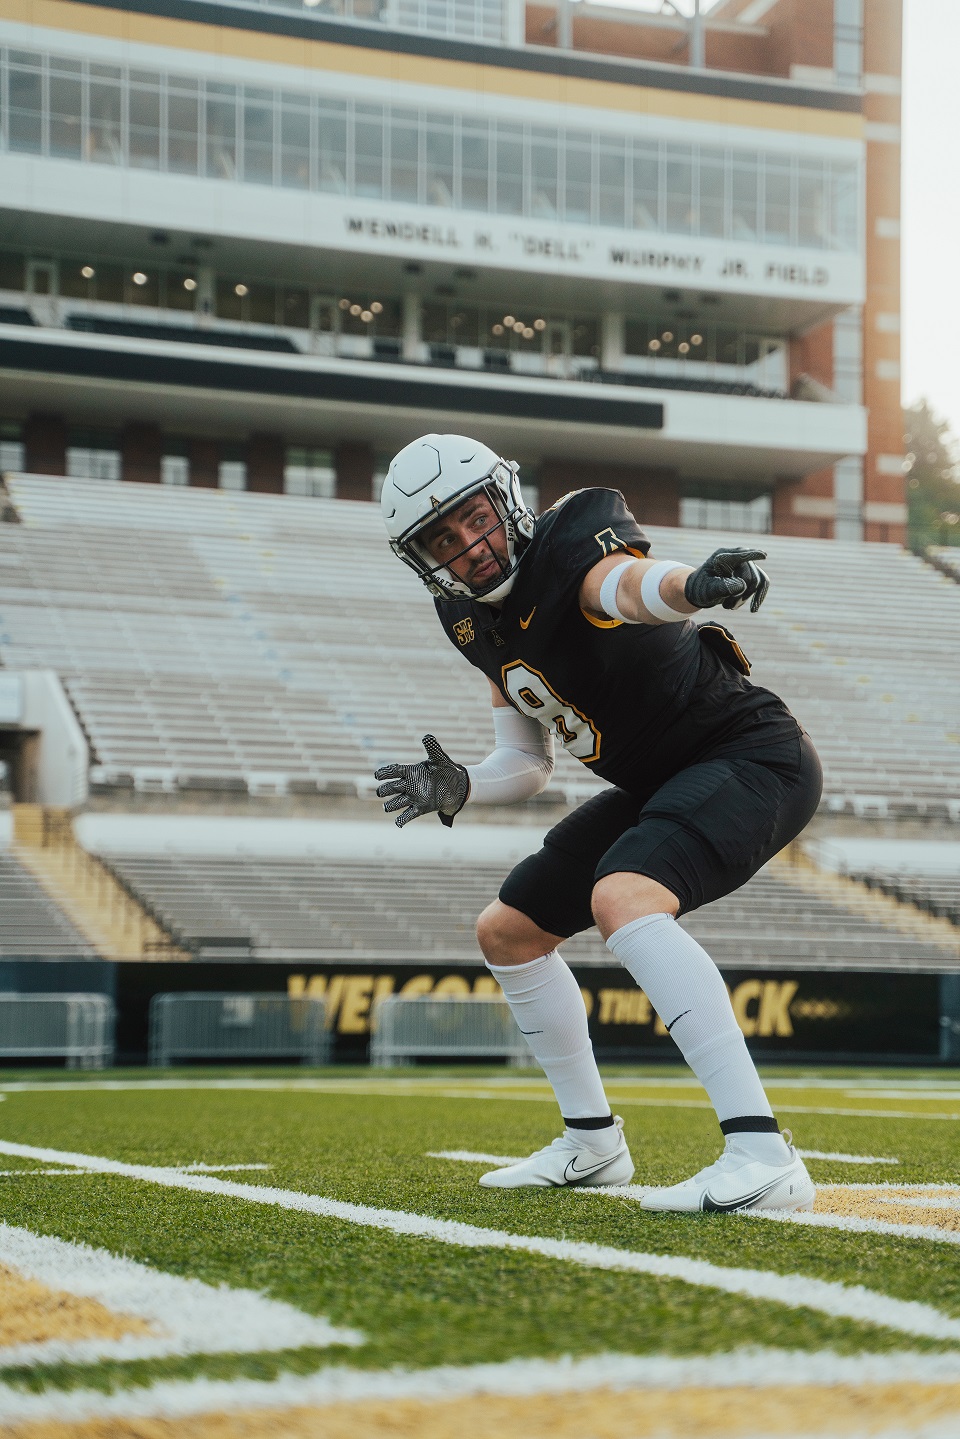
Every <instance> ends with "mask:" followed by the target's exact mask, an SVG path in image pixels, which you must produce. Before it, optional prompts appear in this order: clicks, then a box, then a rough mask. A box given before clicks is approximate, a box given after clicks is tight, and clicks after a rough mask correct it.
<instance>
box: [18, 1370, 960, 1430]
mask: <svg viewBox="0 0 960 1439" xmlns="http://www.w3.org/2000/svg"><path fill="white" fill-rule="evenodd" d="M958 1415H960V1384H909V1383H908V1384H903V1383H900V1384H883V1385H870V1386H865V1385H849V1384H838V1385H830V1386H826V1387H822V1388H820V1387H809V1386H796V1387H794V1386H785V1387H783V1388H778V1389H770V1390H767V1389H760V1390H757V1389H753V1388H743V1389H712V1388H691V1389H685V1390H673V1391H669V1392H664V1391H650V1390H642V1389H626V1390H611V1389H597V1390H592V1391H587V1392H579V1393H572V1394H571V1393H564V1394H555V1395H554V1394H538V1395H533V1396H528V1397H505V1396H500V1395H479V1396H478V1395H474V1396H470V1397H465V1398H457V1399H445V1400H440V1401H434V1402H425V1401H421V1400H410V1399H399V1400H398V1399H394V1400H390V1401H377V1402H373V1403H369V1402H365V1401H362V1400H361V1401H359V1402H356V1403H349V1404H344V1403H339V1404H330V1405H324V1406H323V1407H309V1408H296V1409H278V1410H260V1411H258V1412H257V1413H252V1414H223V1413H220V1414H217V1413H210V1414H200V1415H195V1416H191V1417H189V1418H177V1419H155V1418H154V1419H122V1418H104V1419H91V1420H86V1421H84V1422H82V1423H79V1424H72V1423H70V1422H69V1421H64V1420H62V1419H58V1420H56V1421H55V1422H46V1423H41V1424H36V1423H29V1424H14V1425H11V1426H6V1427H4V1428H3V1429H2V1430H0V1433H3V1434H4V1435H6V1436H8V1439H464V1436H465V1435H467V1436H469V1439H689V1436H690V1435H692V1434H696V1435H697V1439H739V1436H741V1435H744V1434H750V1435H759V1434H762V1435H765V1436H766V1435H769V1436H771V1439H774V1436H783V1439H788V1436H789V1439H801V1436H803V1439H806V1436H809V1439H817V1436H824V1439H826V1436H830V1439H843V1436H845V1435H850V1436H853V1435H856V1436H857V1439H867V1436H869V1435H873V1434H876V1435H884V1436H889V1435H892V1434H901V1435H903V1436H908V1435H911V1434H917V1433H921V1432H922V1431H923V1429H924V1427H927V1426H933V1425H937V1426H942V1425H945V1424H949V1422H950V1421H951V1420H952V1419H956V1418H957V1416H958ZM942 1432H948V1431H946V1430H943V1431H942Z"/></svg>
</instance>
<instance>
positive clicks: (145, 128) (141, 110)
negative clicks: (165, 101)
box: [128, 71, 162, 170]
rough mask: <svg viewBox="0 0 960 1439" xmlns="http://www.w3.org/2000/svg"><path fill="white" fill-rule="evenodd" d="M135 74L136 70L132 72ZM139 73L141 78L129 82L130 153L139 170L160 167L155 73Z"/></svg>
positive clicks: (158, 105)
mask: <svg viewBox="0 0 960 1439" xmlns="http://www.w3.org/2000/svg"><path fill="white" fill-rule="evenodd" d="M133 73H134V74H137V73H138V72H137V71H134V72H133ZM152 78H153V81H154V83H153V84H149V83H146V82H149V80H150V79H151V77H150V75H149V74H144V75H143V76H142V82H143V83H140V84H138V85H131V86H130V94H129V98H128V104H129V107H130V128H129V140H128V145H129V155H130V164H131V165H135V166H136V167H137V168H138V169H140V170H159V169H160V159H161V140H162V137H161V133H160V89H159V86H158V84H157V83H156V82H157V80H158V79H159V77H158V76H153V77H152Z"/></svg>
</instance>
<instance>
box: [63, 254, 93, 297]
mask: <svg viewBox="0 0 960 1439" xmlns="http://www.w3.org/2000/svg"><path fill="white" fill-rule="evenodd" d="M96 285H97V266H96V265H84V264H83V263H82V262H81V261H79V260H74V259H70V260H61V261H60V294H61V295H63V296H64V298H65V299H68V300H93V299H95V298H96V294H97V289H96Z"/></svg>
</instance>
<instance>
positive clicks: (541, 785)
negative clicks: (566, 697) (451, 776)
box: [467, 705, 553, 804]
mask: <svg viewBox="0 0 960 1439" xmlns="http://www.w3.org/2000/svg"><path fill="white" fill-rule="evenodd" d="M493 734H494V738H495V739H496V747H495V748H494V750H493V751H492V753H490V754H488V755H487V757H486V759H484V760H481V761H480V763H479V764H468V765H467V775H468V776H469V779H470V793H469V795H468V797H467V803H468V804H515V803H516V802H517V801H518V800H521V799H530V798H531V797H532V796H533V795H535V794H539V793H540V791H541V790H543V789H546V787H547V785H548V784H549V782H550V776H551V775H552V774H553V735H552V734H550V733H549V732H548V731H547V730H545V729H544V728H543V726H542V725H540V724H538V723H537V721H536V720H535V719H530V718H529V717H528V716H527V715H521V714H517V712H516V710H515V709H507V708H505V707H503V706H500V705H498V706H497V707H496V708H495V709H494V711H493Z"/></svg>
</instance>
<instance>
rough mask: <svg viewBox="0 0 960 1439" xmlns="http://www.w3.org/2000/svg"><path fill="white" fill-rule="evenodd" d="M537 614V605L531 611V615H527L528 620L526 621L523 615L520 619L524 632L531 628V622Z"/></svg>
mask: <svg viewBox="0 0 960 1439" xmlns="http://www.w3.org/2000/svg"><path fill="white" fill-rule="evenodd" d="M536 613H537V607H536V605H534V607H533V609H532V610H531V611H530V613H529V614H528V615H527V618H526V619H524V618H523V616H522V615H521V617H520V628H521V629H522V630H525V629H527V628H528V626H529V624H530V621H531V620H532V619H533V617H534V615H535V614H536Z"/></svg>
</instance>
